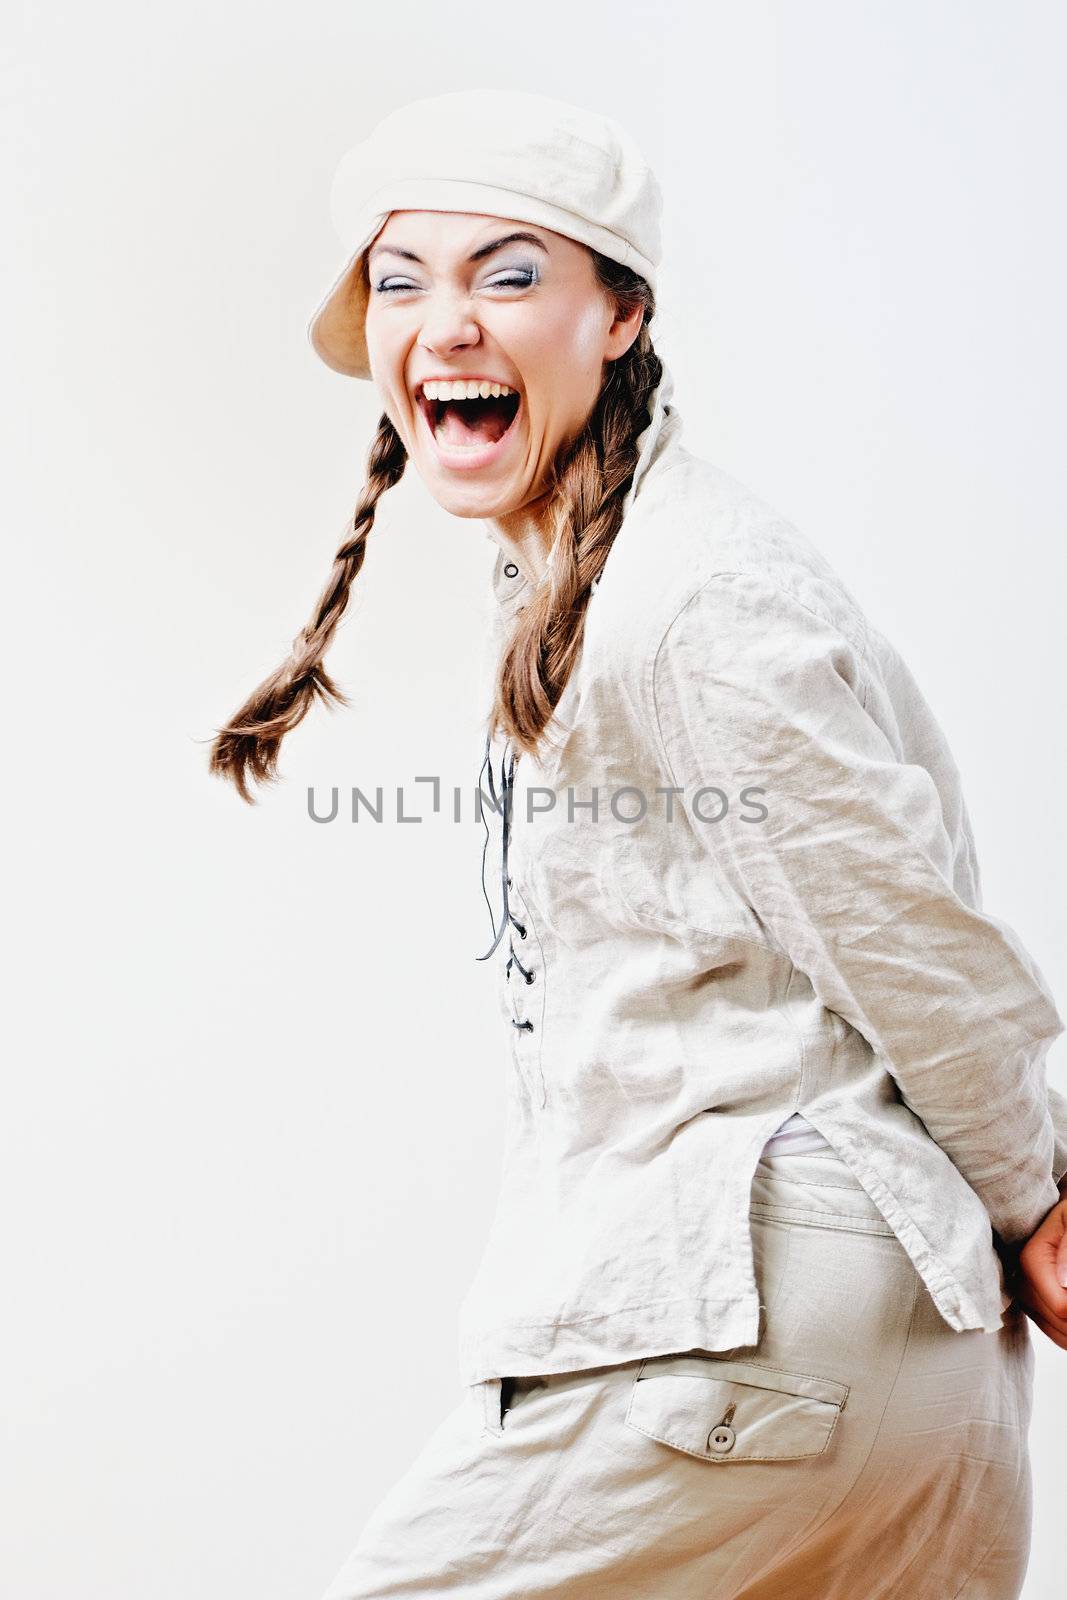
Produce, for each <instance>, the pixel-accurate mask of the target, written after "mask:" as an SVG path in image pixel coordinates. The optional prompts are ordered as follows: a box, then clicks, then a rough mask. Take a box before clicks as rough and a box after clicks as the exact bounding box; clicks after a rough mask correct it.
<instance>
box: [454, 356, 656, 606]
mask: <svg viewBox="0 0 1067 1600" xmlns="http://www.w3.org/2000/svg"><path fill="white" fill-rule="evenodd" d="M660 361H661V364H662V367H663V370H662V372H661V374H660V380H659V383H658V384H657V386H656V388H655V390H654V391H653V395H652V400H651V405H650V413H651V414H650V417H649V421H648V424H647V426H646V427H645V428H644V430H643V431H642V432H641V433H639V434H638V436H637V449H638V454H637V465H636V466H635V467H634V475H633V481H632V482H631V484H630V487H629V489H627V491H626V494H625V495H624V497H623V502H622V514H623V518H624V519H625V518H626V517H627V516H628V515H629V512H630V508H631V506H632V505H633V503H634V500H635V498H636V496H637V492H638V490H639V488H640V486H641V482H642V480H643V479H644V477H645V474H646V473H647V472H648V469H649V467H650V466H651V465H652V463H653V462H654V461H656V460H658V459H659V457H660V456H661V455H662V454H663V452H664V450H665V449H666V447H667V445H668V443H670V442H671V441H672V440H674V439H676V438H677V437H678V435H679V434H680V432H681V427H682V422H681V418H680V417H679V415H678V411H677V408H676V407H675V406H674V405H673V404H672V403H671V396H672V394H673V393H674V378H673V374H672V373H671V371H670V368H669V367H668V366H667V364H666V362H665V361H663V358H662V356H661V357H660ZM486 537H487V538H488V539H489V540H490V541H491V542H492V543H493V544H496V537H495V535H494V534H493V532H492V530H491V529H490V528H488V527H487V528H486ZM616 537H617V536H616ZM555 551H556V541H555V540H553V542H552V546H551V548H550V550H549V552H548V561H549V564H551V562H552V558H553V556H554V555H555ZM547 576H548V572H547V569H546V571H545V573H544V574H543V575H542V577H541V578H540V580H539V582H541V583H544V581H545V578H547ZM491 587H492V593H493V598H494V600H495V601H496V603H497V605H498V606H500V607H504V608H507V607H508V606H509V603H510V602H511V601H512V600H514V598H515V597H516V596H517V595H520V594H522V593H524V592H525V591H526V590H527V589H529V588H531V587H532V583H531V580H530V579H529V578H527V577H526V576H525V574H524V573H523V571H522V569H521V568H520V567H519V566H518V565H517V564H516V563H515V562H514V561H513V560H512V559H511V557H510V556H507V555H505V553H504V551H503V549H501V547H500V546H499V545H497V554H496V560H495V562H494V563H493V571H492V579H491ZM596 589H597V585H596V583H595V582H594V584H593V590H592V592H593V593H594V594H595V593H596Z"/></svg>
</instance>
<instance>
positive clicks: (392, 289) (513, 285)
mask: <svg viewBox="0 0 1067 1600" xmlns="http://www.w3.org/2000/svg"><path fill="white" fill-rule="evenodd" d="M540 276H541V274H540V273H539V272H538V270H537V268H536V267H535V266H533V265H532V264H531V265H530V266H524V267H510V268H509V269H508V271H507V272H506V273H504V274H503V275H501V276H498V277H493V278H490V279H489V280H488V282H487V283H486V288H487V289H531V288H532V287H533V285H534V284H535V283H536V282H537V281H538V279H539V278H540ZM417 287H418V286H417V284H413V283H412V282H411V280H410V279H409V278H401V279H400V280H399V281H398V280H395V279H394V278H392V277H389V278H383V279H382V280H381V282H380V283H376V284H375V285H374V292H375V293H376V294H402V293H403V292H404V291H405V290H406V289H414V288H417Z"/></svg>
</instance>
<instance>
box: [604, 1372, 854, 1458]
mask: <svg viewBox="0 0 1067 1600" xmlns="http://www.w3.org/2000/svg"><path fill="white" fill-rule="evenodd" d="M847 1398H848V1385H847V1384H845V1383H838V1382H835V1381H833V1380H832V1379H828V1378H822V1377H816V1376H814V1375H813V1374H811V1373H806V1372H786V1371H783V1370H781V1369H779V1368H775V1367H771V1366H766V1365H763V1364H761V1363H760V1362H758V1361H737V1360H734V1359H732V1358H729V1359H722V1358H720V1357H717V1356H714V1355H711V1354H708V1355H704V1354H701V1355H693V1354H689V1355H680V1356H656V1357H653V1358H651V1359H649V1360H646V1361H642V1362H641V1363H640V1365H639V1366H638V1369H637V1372H636V1374H635V1376H634V1380H633V1383H632V1385H631V1388H630V1400H629V1405H628V1407H627V1410H626V1422H627V1424H628V1425H629V1426H630V1427H631V1428H636V1429H637V1431H638V1432H639V1433H643V1434H646V1435H647V1437H648V1438H650V1439H658V1440H659V1442H660V1443H661V1444H666V1445H670V1446H671V1447H672V1449H675V1450H682V1451H684V1452H685V1454H686V1455H691V1456H698V1457H699V1458H700V1459H701V1460H703V1461H710V1462H716V1463H719V1464H725V1463H728V1462H743V1461H797V1460H800V1459H802V1458H803V1457H805V1456H819V1455H822V1454H823V1453H824V1452H825V1451H826V1450H827V1449H828V1448H829V1446H830V1441H831V1439H832V1438H833V1434H834V1429H835V1428H836V1426H837V1420H838V1417H839V1416H840V1414H841V1411H842V1408H843V1407H844V1404H845V1401H846V1399H847Z"/></svg>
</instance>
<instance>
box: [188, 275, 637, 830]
mask: <svg viewBox="0 0 1067 1600" xmlns="http://www.w3.org/2000/svg"><path fill="white" fill-rule="evenodd" d="M590 253H591V255H592V258H593V263H594V266H595V268H596V273H597V277H598V279H599V281H600V283H601V285H602V287H603V288H604V289H606V290H607V291H608V293H609V294H610V295H611V296H613V298H614V300H615V303H616V306H617V315H618V316H620V317H626V316H627V315H628V314H629V313H630V312H632V311H633V309H634V307H635V306H636V305H642V306H643V307H644V318H643V321H642V326H641V331H640V333H639V334H638V335H637V338H636V339H635V340H634V342H633V344H632V345H631V346H630V348H629V350H627V351H626V353H625V354H624V355H622V356H620V357H619V359H618V360H617V361H614V362H612V363H611V364H610V368H609V371H608V376H607V378H606V380H605V382H604V385H603V387H602V389H601V391H600V394H599V396H598V397H597V402H596V405H595V406H594V408H593V411H592V414H591V415H590V417H589V419H588V421H587V422H586V425H585V427H584V428H583V429H582V431H581V433H580V434H579V435H578V437H577V438H576V439H574V440H572V441H571V442H570V443H569V444H567V445H565V446H564V447H563V448H562V449H561V450H560V451H559V452H558V453H557V456H556V459H555V461H554V462H553V464H552V468H551V472H550V480H549V482H550V489H551V500H550V503H551V504H552V505H553V508H554V510H553V521H554V528H555V531H557V532H559V534H560V537H559V543H558V545H557V554H556V557H555V563H556V564H555V570H554V573H553V575H552V576H551V577H550V579H549V580H548V581H546V582H545V583H544V584H542V585H541V586H540V587H539V588H538V590H537V591H536V595H535V597H534V598H533V599H532V600H531V601H530V602H529V603H528V604H527V605H526V606H525V607H524V608H523V609H522V612H521V613H520V622H519V626H518V628H517V629H516V631H515V633H514V635H513V636H512V638H511V640H510V642H509V644H508V646H507V648H506V650H505V653H504V657H503V660H502V662H501V667H500V673H499V676H498V682H497V686H496V694H495V699H494V704H493V708H492V712H491V716H492V718H493V724H494V726H495V727H502V728H503V729H504V730H505V731H506V732H507V733H508V734H510V735H511V737H512V738H513V740H514V742H515V744H516V746H517V747H518V749H519V751H520V752H521V751H522V750H524V749H525V750H529V751H531V752H532V751H533V750H534V749H535V748H536V745H537V743H538V741H539V740H540V739H541V737H542V736H543V735H544V733H545V730H546V728H547V726H548V723H549V722H550V720H551V717H552V713H553V711H554V710H555V707H556V705H557V704H558V702H559V698H560V695H561V694H562V693H563V690H564V688H565V687H566V684H567V678H568V677H569V675H570V672H571V670H572V668H573V666H574V663H575V661H576V660H577V657H578V654H579V652H580V650H581V646H582V637H583V634H584V631H585V612H586V606H587V605H588V602H589V595H590V591H591V587H592V583H593V580H594V579H595V578H598V577H599V576H600V573H601V571H602V570H603V566H604V563H605V561H606V560H607V556H608V551H609V550H610V549H611V545H612V542H613V540H614V538H615V535H616V534H617V532H618V530H619V525H620V523H621V522H622V501H623V497H624V496H625V494H626V491H627V489H628V488H629V486H630V482H631V480H632V478H633V472H634V467H635V465H636V462H637V437H638V435H639V434H640V433H641V431H642V430H643V429H644V428H645V426H646V425H647V423H648V419H649V399H650V396H651V395H652V393H653V391H654V390H655V388H656V386H657V384H658V383H659V380H660V374H661V371H662V368H661V363H660V360H659V357H658V356H657V355H656V352H655V350H654V349H653V347H652V340H651V337H650V335H649V332H648V324H649V322H650V321H651V319H652V317H653V316H654V314H655V300H654V297H653V294H652V290H651V289H650V288H649V285H648V284H647V283H646V281H645V280H644V279H643V278H640V277H638V276H637V275H636V274H635V273H634V272H632V271H631V270H630V269H629V268H627V267H623V266H621V265H620V264H619V263H618V262H615V261H611V260H609V259H608V257H607V256H602V255H601V254H600V253H599V252H598V251H595V250H594V251H591V252H590ZM364 270H366V265H365V263H364ZM407 459H408V458H407V451H406V449H405V447H404V443H403V441H402V439H401V438H400V435H399V434H398V433H397V431H396V429H395V428H394V426H393V424H392V422H391V421H390V420H389V418H388V416H387V415H384V414H383V415H382V417H381V418H380V420H379V422H378V431H377V434H376V436H375V439H374V443H373V444H372V446H371V448H370V451H369V452H368V456H367V481H366V485H365V487H364V491H363V495H362V497H361V499H360V501H359V504H358V506H357V507H356V511H355V515H354V516H353V519H352V529H351V532H350V534H349V535H348V537H347V538H346V539H345V541H344V543H343V544H342V545H341V547H340V549H339V550H338V552H337V554H336V556H335V557H334V565H333V571H332V572H331V574H330V578H329V582H328V583H327V585H326V587H325V589H324V590H323V592H322V595H321V596H320V598H319V602H318V604H317V606H316V607H315V614H314V617H313V619H312V621H311V622H310V623H309V624H308V626H307V627H306V628H304V629H303V630H302V632H301V633H299V634H298V635H297V637H296V639H295V640H294V641H293V648H292V652H291V654H290V656H289V658H288V660H287V661H285V662H284V663H283V665H282V666H281V667H279V668H278V670H277V671H276V672H274V673H273V674H272V675H271V676H270V677H269V678H266V679H265V680H264V681H263V682H262V683H261V684H260V685H259V687H258V688H257V689H256V690H255V691H254V692H253V693H252V695H251V696H250V697H249V699H248V700H246V701H245V703H244V705H243V706H242V707H241V708H240V710H239V711H238V712H237V713H236V714H235V715H234V717H233V718H232V719H231V720H230V721H229V722H228V723H227V724H226V726H225V727H224V728H222V729H220V730H217V737H216V738H215V740H214V742H213V744H212V746H211V755H210V760H209V769H210V771H211V772H214V773H217V774H218V775H219V776H221V777H224V778H227V779H229V780H230V781H231V782H232V783H233V784H234V786H235V788H236V789H237V791H238V793H239V794H240V796H241V798H242V799H243V800H246V801H247V802H248V803H249V805H254V804H255V800H254V799H253V797H252V795H251V794H250V792H249V788H248V779H249V778H250V777H251V778H252V779H254V780H255V781H256V782H257V783H271V782H274V781H276V779H277V776H278V752H279V748H280V746H281V742H282V740H283V738H284V737H285V735H286V734H287V733H289V732H291V730H292V729H293V728H295V727H296V726H297V725H298V724H299V723H300V722H301V721H302V720H303V718H304V717H305V716H306V714H307V712H308V711H309V710H310V709H311V706H312V704H313V703H314V702H315V701H316V700H321V701H323V702H324V703H325V704H329V702H330V701H331V700H333V701H335V702H337V703H338V704H339V705H343V706H347V705H348V704H349V702H348V700H347V698H346V696H345V695H344V694H343V693H342V692H341V690H340V689H339V688H338V686H337V685H336V684H335V683H334V681H333V679H332V678H331V677H330V676H329V675H328V673H327V672H326V670H325V668H324V667H323V665H322V658H323V656H324V655H325V653H326V650H327V648H328V646H329V644H330V641H331V639H332V638H333V635H334V633H335V631H336V629H337V625H338V623H339V622H340V620H341V618H342V616H343V615H344V612H345V608H346V607H347V605H348V598H349V592H350V590H351V586H352V582H353V580H354V578H355V577H356V575H357V573H358V572H359V570H360V568H361V567H362V565H363V560H364V556H365V555H366V547H367V538H368V535H369V534H370V531H371V528H372V527H373V525H374V516H375V511H376V510H377V506H378V501H379V499H380V498H381V496H382V495H383V494H384V493H385V491H386V490H387V489H391V488H392V487H393V485H394V484H395V483H398V482H399V480H400V479H401V477H402V476H403V474H404V469H405V467H406V466H407Z"/></svg>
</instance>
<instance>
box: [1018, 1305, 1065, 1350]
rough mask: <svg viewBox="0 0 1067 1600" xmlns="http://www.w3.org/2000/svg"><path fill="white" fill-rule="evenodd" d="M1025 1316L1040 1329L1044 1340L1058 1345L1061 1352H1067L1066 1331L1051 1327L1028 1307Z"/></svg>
mask: <svg viewBox="0 0 1067 1600" xmlns="http://www.w3.org/2000/svg"><path fill="white" fill-rule="evenodd" d="M1026 1314H1027V1316H1028V1317H1029V1318H1030V1320H1031V1322H1033V1323H1035V1324H1036V1325H1037V1327H1039V1328H1040V1329H1041V1332H1042V1333H1043V1334H1044V1335H1045V1337H1046V1338H1048V1339H1051V1340H1052V1343H1053V1344H1058V1345H1059V1347H1060V1349H1061V1350H1067V1330H1061V1329H1058V1328H1055V1327H1053V1325H1052V1324H1051V1323H1050V1322H1046V1320H1045V1318H1044V1317H1040V1316H1037V1315H1036V1313H1035V1312H1033V1311H1031V1310H1030V1309H1029V1307H1027V1312H1026Z"/></svg>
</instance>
